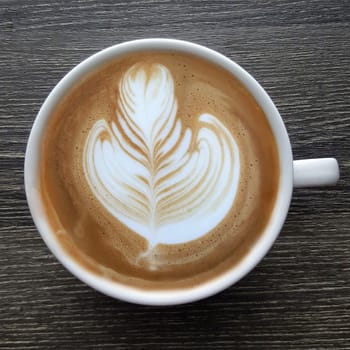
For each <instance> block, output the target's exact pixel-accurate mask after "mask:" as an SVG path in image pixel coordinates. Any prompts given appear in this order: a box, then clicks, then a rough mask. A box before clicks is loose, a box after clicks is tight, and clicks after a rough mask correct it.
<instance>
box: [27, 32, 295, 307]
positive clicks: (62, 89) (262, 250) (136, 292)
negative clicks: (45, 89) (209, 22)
mask: <svg viewBox="0 0 350 350" xmlns="http://www.w3.org/2000/svg"><path fill="white" fill-rule="evenodd" d="M145 50H165V51H168V50H171V51H180V52H185V53H191V54H193V55H197V56H200V57H202V58H205V59H206V60H208V61H211V62H213V63H215V64H217V65H219V66H221V67H223V68H224V69H226V70H227V71H228V72H230V73H231V74H233V75H234V76H235V77H236V78H238V79H239V80H240V81H241V82H242V83H243V84H244V85H245V86H246V87H247V88H248V90H249V91H250V92H251V94H252V95H253V96H254V97H255V99H256V101H257V102H258V103H259V105H260V106H261V107H262V109H263V110H264V112H265V114H266V116H267V118H268V120H269V123H270V125H271V128H272V130H273V133H274V135H275V139H276V143H277V146H278V152H279V162H280V182H279V191H278V195H277V199H276V205H275V207H274V210H273V212H272V215H271V218H270V221H269V223H268V225H267V226H266V228H265V230H264V232H263V233H262V234H261V236H260V238H259V239H258V240H257V242H256V243H255V245H254V246H253V247H252V248H251V250H250V251H249V252H248V253H247V255H246V256H245V257H243V259H242V260H241V261H240V262H239V263H238V264H237V265H236V266H234V267H233V268H232V269H231V270H229V271H227V272H226V273H223V274H221V275H219V276H217V277H216V278H215V279H212V280H210V281H208V282H206V283H203V284H201V285H198V286H196V287H193V288H185V289H176V290H167V291H164V290H153V291H152V290H141V289H136V288H131V287H128V286H125V285H122V284H120V283H117V282H114V281H111V280H108V279H106V278H104V277H101V276H98V275H96V274H94V273H92V272H90V271H89V270H87V269H85V268H84V267H82V266H81V265H80V264H79V263H77V262H76V261H75V260H74V259H73V258H71V257H70V256H69V255H68V254H67V253H66V252H65V251H64V249H63V248H62V247H61V245H60V244H59V242H58V241H57V239H56V238H55V234H54V232H53V231H52V229H51V228H50V226H49V224H48V221H47V219H46V217H45V215H46V214H45V211H44V208H43V203H42V200H41V196H40V184H39V161H40V159H39V155H40V147H41V144H42V139H43V136H44V133H45V129H46V126H47V123H48V121H49V118H50V116H51V114H52V112H53V111H54V109H55V107H56V106H57V104H58V103H59V101H60V100H61V99H62V98H63V96H64V95H65V94H66V92H67V91H68V90H69V89H70V88H71V87H72V86H73V85H74V84H75V83H76V82H77V81H79V79H81V78H82V77H83V76H85V75H86V74H87V73H89V72H91V71H92V70H94V69H95V68H96V67H99V66H100V65H102V64H104V63H105V62H108V61H109V60H111V59H113V58H115V57H117V56H119V55H124V54H127V53H132V52H136V51H145ZM292 161H293V157H292V151H291V146H290V142H289V138H288V134H287V132H286V129H285V126H284V124H283V121H282V119H281V117H280V115H279V113H278V111H277V109H276V107H275V106H274V104H273V102H272V101H271V99H270V97H269V96H268V95H267V93H266V92H265V91H264V89H263V88H262V87H261V86H260V85H259V83H258V82H257V81H256V80H255V79H254V78H253V77H252V76H251V75H250V74H248V73H247V72H246V71H245V70H244V69H243V68H241V67H240V66H239V65H238V64H236V63H234V62H233V61H231V60H229V59H228V58H226V57H225V56H223V55H221V54H219V53H217V52H215V51H213V50H210V49H208V48H205V47H203V46H200V45H197V44H193V43H190V42H185V41H179V40H173V39H143V40H136V41H130V42H126V43H123V44H119V45H115V46H112V47H109V48H107V49H105V50H103V51H100V52H98V53H97V54H95V55H93V56H91V57H89V58H87V59H86V60H85V61H83V62H82V63H80V64H79V65H78V66H76V67H75V68H73V69H72V70H71V71H70V72H69V73H68V74H67V75H66V76H65V77H64V78H63V79H62V80H61V81H60V82H59V83H58V84H57V85H56V87H55V88H54V89H53V90H52V92H51V93H50V94H49V96H48V97H47V99H46V100H45V102H44V104H43V105H42V107H41V109H40V111H39V113H38V115H37V117H36V119H35V122H34V124H33V127H32V131H31V134H30V137H29V140H28V144H27V150H26V156H25V173H24V179H25V190H26V195H27V200H28V205H29V208H30V211H31V214H32V217H33V220H34V222H35V225H36V226H37V228H38V230H39V232H40V234H41V236H42V238H43V240H44V241H45V243H46V244H47V246H48V247H49V249H50V250H51V251H52V253H53V254H54V255H55V256H56V258H57V259H58V260H59V261H60V262H61V263H62V264H63V265H64V266H65V267H66V268H67V269H68V270H69V271H70V272H71V273H72V274H73V275H75V276H76V277H77V278H79V279H80V280H81V281H83V282H85V283H86V284H88V285H89V286H91V287H93V288H95V289H96V290H98V291H100V292H102V293H104V294H106V295H109V296H111V297H114V298H118V299H121V300H124V301H128V302H133V303H138V304H145V305H174V304H182V303H188V302H192V301H196V300H200V299H203V298H206V297H208V296H211V295H213V294H216V293H218V292H220V291H222V290H224V289H225V288H227V287H229V286H230V285H232V284H234V283H236V282H237V281H238V280H240V279H241V278H242V277H244V276H245V275H246V274H247V273H249V272H250V271H251V270H252V269H253V268H254V267H255V266H256V264H257V263H259V262H260V260H261V259H262V258H263V257H264V256H265V255H266V253H267V252H268V250H269V249H270V247H271V246H272V244H273V242H274V241H275V239H276V238H277V236H278V234H279V232H280V230H281V228H282V225H283V223H284V220H285V218H286V215H287V212H288V208H289V204H290V200H291V195H292V187H293V169H292Z"/></svg>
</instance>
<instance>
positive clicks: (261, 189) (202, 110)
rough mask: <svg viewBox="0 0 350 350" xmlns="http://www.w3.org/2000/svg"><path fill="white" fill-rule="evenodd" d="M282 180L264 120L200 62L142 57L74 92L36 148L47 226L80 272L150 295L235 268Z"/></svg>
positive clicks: (101, 71) (248, 99) (218, 71)
mask: <svg viewBox="0 0 350 350" xmlns="http://www.w3.org/2000/svg"><path fill="white" fill-rule="evenodd" d="M278 182H279V162H278V153H277V147H276V144H275V140H274V136H273V133H272V131H271V128H270V126H269V123H268V121H267V119H266V117H265V115H264V112H263V111H262V109H261V108H260V106H259V105H258V104H257V102H256V101H255V99H254V98H253V96H252V95H251V94H250V93H249V92H248V90H247V89H246V88H245V87H244V86H243V85H242V84H241V83H240V82H239V81H238V80H237V79H236V78H234V77H233V76H232V75H230V74H229V73H228V72H227V71H225V70H224V69H223V68H220V67H218V66H216V65H214V64H212V63H210V62H208V61H206V60H203V59H201V58H199V57H196V56H194V55H189V54H183V53H178V52H161V51H159V52H158V51H150V52H140V53H133V54H129V55H125V56H121V57H119V58H116V59H115V60H113V61H111V62H109V63H107V64H105V65H104V66H102V67H99V68H98V69H96V70H95V71H94V72H92V73H91V74H90V75H88V76H87V77H86V78H84V80H82V81H80V82H79V83H78V84H77V85H76V86H74V87H73V88H72V89H71V90H70V91H69V92H68V93H67V95H66V96H65V97H64V98H63V99H62V101H61V103H60V104H59V105H58V106H57V108H56V109H55V111H54V113H53V115H52V117H51V118H50V122H49V125H48V127H47V130H46V131H45V138H44V142H43V145H42V154H41V166H40V184H41V195H42V197H43V200H44V204H45V209H46V211H47V216H48V218H49V221H50V225H51V226H52V228H53V230H54V231H55V233H56V236H57V238H58V240H59V242H60V243H61V244H62V245H63V246H64V248H65V249H66V250H67V251H68V252H69V253H70V254H71V255H72V256H73V257H74V258H75V259H76V260H77V261H79V263H80V264H82V265H84V266H86V267H87V268H89V269H90V270H93V271H94V272H95V273H97V274H100V275H103V276H106V277H107V278H111V279H114V280H116V281H118V282H121V283H123V284H127V285H131V286H134V287H138V288H146V289H171V288H182V287H191V286H194V285H197V284H200V283H203V282H205V281H208V280H210V279H212V278H215V277H216V276H218V275H220V274H221V273H223V272H224V271H227V270H228V269H230V268H232V266H234V265H235V264H237V263H238V262H239V261H240V260H241V259H242V257H243V256H244V255H245V254H246V253H247V252H248V251H249V249H250V248H251V247H252V245H254V243H255V242H256V241H257V239H258V238H259V237H260V235H261V234H262V232H263V230H264V228H265V227H266V225H267V223H268V221H269V218H270V215H271V213H272V210H273V207H274V202H275V198H276V194H277V188H278Z"/></svg>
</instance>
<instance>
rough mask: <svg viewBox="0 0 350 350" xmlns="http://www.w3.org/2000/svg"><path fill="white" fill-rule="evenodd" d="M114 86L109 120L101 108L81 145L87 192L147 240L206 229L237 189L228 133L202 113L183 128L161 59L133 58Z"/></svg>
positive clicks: (235, 157)
mask: <svg viewBox="0 0 350 350" xmlns="http://www.w3.org/2000/svg"><path fill="white" fill-rule="evenodd" d="M118 92H119V93H118V101H117V106H118V107H117V110H116V115H115V118H114V120H112V121H106V120H105V119H103V116H101V119H99V120H98V121H97V122H96V123H95V124H94V125H93V127H92V128H91V130H90V132H89V135H88V137H87V140H86V143H85V147H84V155H83V165H84V172H85V176H86V180H87V182H88V184H89V186H90V188H91V190H92V192H93V194H94V196H95V197H96V199H97V200H98V201H99V202H100V203H101V204H102V205H103V207H104V208H105V209H106V210H107V211H108V212H109V213H110V214H112V215H113V216H114V217H115V218H116V219H118V220H119V221H120V222H122V223H123V224H124V225H126V226H127V227H129V228H130V229H131V230H133V231H134V232H136V233H137V234H139V235H141V236H142V237H144V238H145V239H147V240H148V242H149V246H150V247H153V246H155V245H156V244H158V243H162V244H177V243H184V242H189V241H191V240H195V239H197V238H199V237H201V236H203V235H205V234H206V233H208V232H209V231H211V230H212V229H213V228H214V227H215V226H216V225H217V224H218V223H220V222H221V221H222V220H223V218H224V217H225V216H226V215H227V213H228V211H229V210H230V208H231V207H232V205H233V202H234V199H235V196H236V192H237V187H238V182H239V173H240V159H239V150H238V147H237V144H236V142H235V140H234V138H233V136H232V134H231V133H230V132H229V131H228V130H227V129H226V127H225V126H224V125H223V124H222V123H221V122H220V121H219V120H218V119H217V118H216V117H215V116H213V115H211V114H209V113H204V114H201V115H199V116H198V120H197V122H196V123H194V125H195V127H193V130H192V129H190V128H184V127H183V125H182V121H181V119H180V116H178V115H177V100H176V96H175V91H174V81H173V78H172V75H171V73H170V72H169V70H168V69H167V68H166V67H165V66H163V65H160V64H144V63H138V64H135V65H133V66H132V67H131V68H130V69H129V70H128V71H127V72H126V73H125V75H124V76H123V78H122V79H121V81H120V82H119V86H118Z"/></svg>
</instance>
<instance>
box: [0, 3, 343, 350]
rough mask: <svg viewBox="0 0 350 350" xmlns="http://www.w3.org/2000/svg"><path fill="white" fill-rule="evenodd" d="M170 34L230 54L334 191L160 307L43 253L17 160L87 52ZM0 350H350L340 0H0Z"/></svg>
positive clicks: (298, 198) (316, 196)
mask: <svg viewBox="0 0 350 350" xmlns="http://www.w3.org/2000/svg"><path fill="white" fill-rule="evenodd" d="M146 37H175V38H179V39H186V40H191V41H194V42H197V43H200V44H203V45H206V46H208V47H210V48H213V49H216V50H218V51H220V52H222V53H223V54H225V55H226V56H228V57H230V58H232V59H234V60H236V61H237V62H238V63H239V64H241V65H242V66H243V67H245V68H246V69H247V70H248V71H249V72H251V73H252V74H253V75H254V76H255V77H256V78H257V80H258V81H259V82H260V83H261V84H262V85H263V86H264V87H265V88H266V90H267V91H268V93H269V94H270V95H271V97H272V98H273V100H274V101H275V103H276V105H277V107H278V108H279V110H280V113H281V115H282V116H283V118H284V120H285V122H286V126H287V129H288V131H289V134H290V139H291V141H292V144H293V150H294V154H295V158H296V159H301V158H307V157H323V156H325V157H326V156H335V157H337V158H338V160H339V162H340V170H341V180H340V182H339V184H338V185H337V186H336V187H334V188H326V189H318V188H316V189H298V190H296V191H295V193H294V198H293V201H292V204H291V208H290V212H289V215H288V218H287V221H286V224H285V226H284V228H283V230H282V232H281V235H280V237H279V238H278V240H277V242H276V244H275V245H274V247H273V249H272V250H271V251H270V253H269V254H268V255H267V257H266V258H265V259H264V260H263V261H262V263H261V264H260V265H259V266H258V267H257V268H256V269H255V270H254V271H253V272H252V273H251V274H250V275H249V276H247V277H246V278H244V279H243V280H242V281H241V282H239V283H238V284H237V285H236V286H234V287H231V288H229V289H228V290H226V291H225V292H222V293H220V294H219V295H216V296H214V297H212V298H209V299H207V300H203V301H200V302H197V303H194V304H190V305H183V306H177V307H170V308H155V307H142V306H136V305H130V304H126V303H122V302H119V301H116V300H113V299H110V298H108V297H106V296H103V295H101V294H99V293H97V292H95V291H93V290H92V289H90V288H89V287H87V286H85V285H83V284H82V283H81V282H79V281H78V280H76V279H75V278H74V277H72V276H71V275H70V274H69V273H68V272H67V271H66V270H65V269H64V268H63V267H62V266H61V265H60V264H59V263H58V262H57V261H56V260H55V258H54V257H53V256H52V255H51V254H50V252H49V251H48V249H47V248H46V246H45V245H44V243H43V242H42V240H41V238H40V237H39V235H38V233H37V231H36V229H35V227H34V225H33V222H32V220H31V217H30V214H29V211H28V207H27V204H26V200H25V195H24V188H23V161H24V152H25V147H26V142H27V138H28V135H29V132H30V128H31V125H32V122H33V120H34V118H35V115H36V113H37V112H38V110H39V108H40V105H41V104H42V102H43V100H44V99H45V97H46V96H47V94H48V93H49V91H50V90H51V89H52V88H53V86H54V85H55V84H56V83H57V81H58V80H59V79H60V78H61V77H62V76H63V75H64V74H65V73H66V72H67V71H68V70H69V69H71V68H72V67H73V66H74V65H76V64H77V63H78V62H80V61H81V60H83V59H84V58H86V57H87V56H89V55H90V54H92V53H94V52H96V51H98V50H100V49H102V48H104V47H106V46H109V45H112V44H115V43H118V42H122V41H125V40H131V39H135V38H146ZM0 45H1V46H0V48H1V50H0V72H1V74H0V348H1V349H77V348H78V349H102V348H103V349H145V348H151V349H234V348H237V349H350V258H349V257H350V225H349V224H350V222H349V221H350V196H349V192H350V191H349V189H350V188H349V187H350V186H349V176H350V143H349V135H350V102H349V101H350V99H349V96H350V94H349V93H350V87H349V81H350V70H349V67H350V2H348V1H345V0H344V1H341V0H339V1H332V2H331V1H326V0H312V1H287V0H282V1H277V0H268V1H258V0H255V1H243V0H241V1H210V0H201V1H199V0H191V1H170V0H169V1H168V0H163V1H161V0H159V1H151V0H148V1H99V2H96V1H92V0H87V1H51V2H48V1H38V0H32V1H24V0H18V1H4V0H2V1H1V2H0Z"/></svg>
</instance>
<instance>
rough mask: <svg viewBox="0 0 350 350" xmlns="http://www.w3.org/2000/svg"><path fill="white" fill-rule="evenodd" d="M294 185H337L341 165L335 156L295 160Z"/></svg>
mask: <svg viewBox="0 0 350 350" xmlns="http://www.w3.org/2000/svg"><path fill="white" fill-rule="evenodd" d="M293 177H294V183H293V185H294V187H315V186H329V185H335V184H336V183H337V182H338V180H339V165H338V162H337V160H336V159H334V158H316V159H303V160H294V161H293Z"/></svg>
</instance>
